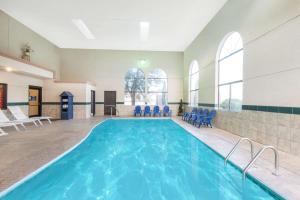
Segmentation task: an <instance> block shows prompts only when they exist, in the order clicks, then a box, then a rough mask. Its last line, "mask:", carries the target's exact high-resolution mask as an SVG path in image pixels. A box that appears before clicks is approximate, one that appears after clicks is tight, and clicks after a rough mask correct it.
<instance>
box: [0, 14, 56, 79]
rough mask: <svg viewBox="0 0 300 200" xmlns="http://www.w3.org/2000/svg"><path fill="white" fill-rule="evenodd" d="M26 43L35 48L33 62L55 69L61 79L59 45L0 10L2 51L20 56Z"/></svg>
mask: <svg viewBox="0 0 300 200" xmlns="http://www.w3.org/2000/svg"><path fill="white" fill-rule="evenodd" d="M26 43H28V44H29V45H30V46H31V47H32V48H33V50H34V52H33V53H32V56H31V62H32V63H35V64H38V65H41V66H43V67H45V68H47V69H51V70H53V71H55V73H56V79H59V78H60V55H59V49H58V47H56V46H55V45H53V44H52V43H50V42H49V41H48V40H46V39H44V38H43V37H41V36H40V35H38V34H36V33H35V32H33V31H32V30H31V29H29V28H27V27H26V26H24V25H23V24H21V23H19V22H18V21H16V20H15V19H13V18H12V17H10V16H8V15H7V14H5V13H4V12H3V11H1V10H0V53H3V54H6V55H9V56H12V57H15V58H20V57H21V55H22V52H21V48H22V46H23V45H24V44H26Z"/></svg>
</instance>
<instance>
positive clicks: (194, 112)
mask: <svg viewBox="0 0 300 200" xmlns="http://www.w3.org/2000/svg"><path fill="white" fill-rule="evenodd" d="M196 113H197V108H193V109H192V112H190V113H188V115H187V117H186V120H185V121H187V122H190V121H191V119H192V117H193V115H195V114H196Z"/></svg>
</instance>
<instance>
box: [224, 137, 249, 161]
mask: <svg viewBox="0 0 300 200" xmlns="http://www.w3.org/2000/svg"><path fill="white" fill-rule="evenodd" d="M243 141H248V142H249V144H250V148H251V160H252V159H253V158H254V149H253V141H252V140H251V139H249V138H241V139H239V141H238V142H237V143H236V144H235V145H234V147H233V148H232V149H231V151H230V152H229V153H228V154H227V156H226V158H225V160H224V165H225V166H226V165H227V161H228V159H229V158H230V156H231V155H232V154H233V153H234V152H235V150H236V149H237V148H238V146H239V144H240V143H241V142H243Z"/></svg>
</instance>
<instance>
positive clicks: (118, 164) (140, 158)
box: [0, 119, 283, 200]
mask: <svg viewBox="0 0 300 200" xmlns="http://www.w3.org/2000/svg"><path fill="white" fill-rule="evenodd" d="M0 199H1V200H18V199H22V200H37V199H43V200H60V199H70V200H74V199H80V200H81V199H83V200H88V199H91V200H92V199H95V200H100V199H112V200H119V199H120V200H135V199H143V200H148V199H149V200H150V199H151V200H160V199H164V200H176V199H180V200H185V199H186V200H196V199H222V200H224V199H228V200H229V199H230V200H233V199H283V198H282V197H281V196H279V195H277V194H276V193H275V192H273V191H272V190H270V189H269V188H267V187H266V186H265V185H263V184H262V183H260V182H258V181H257V180H255V179H254V178H251V177H250V178H249V177H248V178H247V179H246V181H245V183H243V181H242V174H241V171H240V170H239V169H238V168H237V167H235V166H234V165H233V164H231V163H230V164H228V165H227V167H226V168H225V167H224V158H223V157H221V156H220V155H219V154H217V153H216V152H215V151H214V150H212V149H211V148H209V147H208V146H207V145H205V144H204V143H202V142H201V141H200V140H199V139H197V138H195V137H194V136H192V135H191V134H189V133H188V132H187V131H186V130H185V129H183V128H181V127H180V126H179V125H177V124H176V123H175V122H173V121H172V120H171V119H110V120H106V121H104V122H103V123H101V124H99V125H97V126H96V127H95V128H94V129H93V130H92V131H91V133H90V135H89V136H88V137H87V138H86V140H84V141H83V142H82V143H81V144H80V145H79V146H77V147H76V148H75V149H73V150H72V151H70V152H69V153H67V154H66V155H65V156H63V157H62V158H60V159H58V160H57V161H56V162H54V163H52V164H50V165H49V166H48V167H47V168H45V169H44V170H42V171H41V172H39V173H37V174H36V175H35V176H32V177H31V178H30V179H28V180H26V181H24V182H23V183H21V184H19V185H18V186H17V187H15V188H14V189H10V190H9V191H5V193H2V196H1V197H0Z"/></svg>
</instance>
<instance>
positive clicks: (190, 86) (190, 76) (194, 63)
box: [189, 60, 200, 106]
mask: <svg viewBox="0 0 300 200" xmlns="http://www.w3.org/2000/svg"><path fill="white" fill-rule="evenodd" d="M194 65H197V71H196V72H194V73H192V69H193V67H194ZM199 71H200V69H199V64H198V62H197V61H196V60H194V61H192V63H191V65H190V69H189V104H190V106H198V103H199V78H200V77H199V75H200V74H199ZM196 74H197V75H198V84H197V87H196V89H192V77H193V76H194V75H196ZM195 92H197V93H198V98H197V102H196V105H192V98H191V96H192V95H191V94H192V93H195Z"/></svg>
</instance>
